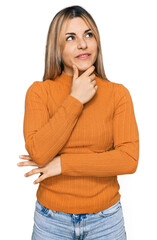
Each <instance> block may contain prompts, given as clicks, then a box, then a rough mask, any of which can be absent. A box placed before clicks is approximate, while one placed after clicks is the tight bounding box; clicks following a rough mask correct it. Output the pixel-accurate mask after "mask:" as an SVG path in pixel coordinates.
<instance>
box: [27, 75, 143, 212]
mask: <svg viewBox="0 0 157 240" xmlns="http://www.w3.org/2000/svg"><path fill="white" fill-rule="evenodd" d="M95 80H96V84H97V86H98V90H97V92H96V94H95V95H94V97H93V98H92V99H91V100H90V101H89V102H87V103H85V104H83V103H82V102H80V101H79V100H78V99H77V98H75V97H73V96H71V95H70V89H71V84H72V76H70V75H68V74H66V73H65V72H64V71H63V72H62V74H61V75H60V76H58V77H57V78H56V79H55V80H50V79H47V80H45V81H35V82H33V83H32V84H31V86H30V87H29V88H28V90H27V92H26V97H25V113H24V125H23V133H24V139H25V148H26V150H27V152H28V153H29V155H30V156H31V158H32V160H33V161H34V162H36V163H37V164H39V165H43V164H46V163H48V162H49V161H51V160H52V159H53V158H54V157H55V156H56V155H60V157H61V170H62V173H61V174H60V175H57V176H54V177H49V178H47V179H45V180H43V181H42V182H41V183H39V186H38V190H37V193H36V196H37V199H38V201H39V202H40V203H41V204H42V205H44V206H45V207H47V208H49V209H52V210H54V211H59V212H66V213H72V214H81V213H82V214H83V213H96V212H99V211H102V210H104V209H106V208H108V207H110V206H112V205H113V204H115V203H116V202H117V201H118V200H119V199H120V197H121V194H120V193H119V189H120V186H119V183H118V179H117V175H122V174H132V173H134V172H135V171H136V169H137V165H138V159H139V132H138V127H137V122H136V118H135V113H134V107H133V102H132V98H131V95H130V93H129V90H128V89H127V88H126V87H125V86H124V85H123V84H120V83H115V82H111V81H107V80H104V79H102V78H99V77H97V76H96V78H95Z"/></svg>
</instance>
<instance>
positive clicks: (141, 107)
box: [0, 0, 157, 240]
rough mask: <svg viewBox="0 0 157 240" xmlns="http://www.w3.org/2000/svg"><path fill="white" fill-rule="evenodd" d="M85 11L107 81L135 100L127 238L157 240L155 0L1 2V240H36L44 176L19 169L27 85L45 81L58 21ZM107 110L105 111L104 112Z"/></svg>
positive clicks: (124, 193) (126, 180)
mask: <svg viewBox="0 0 157 240" xmlns="http://www.w3.org/2000/svg"><path fill="white" fill-rule="evenodd" d="M71 5H80V6H82V7H84V8H85V9H86V10H87V11H89V12H90V13H91V15H92V16H93V18H94V19H95V21H96V23H97V26H98V29H99V32H100V37H101V45H102V51H103V59H104V68H105V72H106V75H107V77H108V79H109V80H110V81H112V82H117V83H122V84H123V85H124V86H125V87H127V88H128V90H129V91H130V94H131V96H132V100H133V104H134V111H135V116H136V120H137V124H138V128H139V135H140V158H139V164H138V168H137V171H136V172H135V173H134V174H128V175H121V176H118V180H119V184H120V193H121V202H122V207H123V213H124V220H125V227H126V232H127V237H128V240H143V239H144V240H145V239H151V240H152V239H153V240H154V239H157V233H156V224H157V221H156V215H157V204H156V203H157V197H156V196H157V195H156V191H157V187H156V185H157V181H156V170H157V156H156V155H157V154H156V150H157V147H156V143H157V142H156V136H157V114H156V103H157V87H156V86H157V85H156V81H157V35H156V34H157V31H156V29H157V25H156V23H157V14H156V12H157V5H156V1H155V0H154V1H153V0H149V1H148V0H147V1H145V0H130V1H128V0H118V1H117V0H104V1H91V0H86V1H84V0H75V1H72V0H66V1H63V0H57V1H52V0H33V1H32V0H27V1H22V0H14V1H11V0H10V1H8V0H5V1H3V2H2V1H1V4H0V77H1V82H0V104H1V105H0V115H1V117H0V121H1V124H0V135H1V144H0V147H1V152H0V156H1V165H0V166H1V171H0V216H1V221H2V222H1V230H0V239H3V240H9V239H16V240H29V239H31V233H32V228H33V216H34V209H35V200H36V190H37V187H38V185H34V184H33V181H34V180H35V179H37V177H38V175H36V176H32V177H28V178H25V177H24V173H26V172H28V171H29V170H31V167H23V168H19V167H17V163H18V162H19V161H20V159H19V155H20V154H28V153H27V151H26V150H25V143H24V137H23V117H24V100H25V94H26V91H27V89H28V87H29V86H30V85H31V84H32V83H33V82H34V81H42V77H43V74H44V60H45V59H44V58H45V47H46V37H47V33H48V28H49V25H50V22H51V20H52V18H53V17H54V15H55V14H56V13H57V12H58V11H59V10H61V9H62V8H64V7H67V6H71ZM104 111H105V109H104Z"/></svg>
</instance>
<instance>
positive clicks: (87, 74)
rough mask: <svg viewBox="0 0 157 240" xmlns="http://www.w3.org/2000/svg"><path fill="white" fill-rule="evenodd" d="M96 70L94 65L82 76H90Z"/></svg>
mask: <svg viewBox="0 0 157 240" xmlns="http://www.w3.org/2000/svg"><path fill="white" fill-rule="evenodd" d="M94 70H95V66H94V65H92V66H91V67H89V68H88V69H87V70H86V71H85V72H84V73H83V74H82V75H84V76H89V75H90V74H91V73H92V72H93V71H94Z"/></svg>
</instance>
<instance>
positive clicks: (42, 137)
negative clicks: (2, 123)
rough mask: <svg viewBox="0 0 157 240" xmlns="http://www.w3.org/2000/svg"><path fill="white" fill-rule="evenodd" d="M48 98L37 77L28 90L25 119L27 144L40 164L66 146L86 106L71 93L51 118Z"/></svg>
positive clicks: (31, 154) (34, 158) (26, 146)
mask: <svg viewBox="0 0 157 240" xmlns="http://www.w3.org/2000/svg"><path fill="white" fill-rule="evenodd" d="M46 99H47V93H46V91H45V89H44V87H43V86H42V85H41V82H39V81H35V82H34V83H33V84H32V85H31V86H30V87H29V88H28V90H27V92H26V97H25V113H24V123H23V133H24V139H25V148H26V150H27V152H28V153H29V155H30V156H31V158H32V160H33V161H34V162H36V163H37V164H39V165H44V164H46V163H48V162H49V161H50V160H52V159H53V158H54V157H55V156H56V155H57V154H58V152H59V151H60V150H61V149H62V147H63V146H64V145H65V143H66V142H67V140H68V138H69V137H70V135H71V132H72V130H73V128H74V126H75V124H76V123H77V120H78V118H79V116H80V114H81V112H82V109H83V104H82V103H81V102H80V101H79V100H78V99H76V98H74V97H73V96H71V95H67V97H66V98H65V99H64V101H63V102H62V104H61V105H60V106H59V107H58V109H57V111H56V112H55V113H54V115H53V116H52V117H51V118H50V117H49V112H48V109H47V104H46Z"/></svg>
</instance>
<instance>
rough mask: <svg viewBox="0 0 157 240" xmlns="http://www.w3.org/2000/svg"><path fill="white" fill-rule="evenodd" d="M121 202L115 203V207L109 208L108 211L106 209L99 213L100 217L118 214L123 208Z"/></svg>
mask: <svg viewBox="0 0 157 240" xmlns="http://www.w3.org/2000/svg"><path fill="white" fill-rule="evenodd" d="M121 207H122V206H121V201H120V200H119V201H118V202H117V203H115V204H114V205H113V206H111V207H109V208H107V209H104V210H102V211H100V212H99V216H102V217H108V216H111V215H113V214H115V213H117V212H118V211H119V210H120V208H121Z"/></svg>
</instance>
